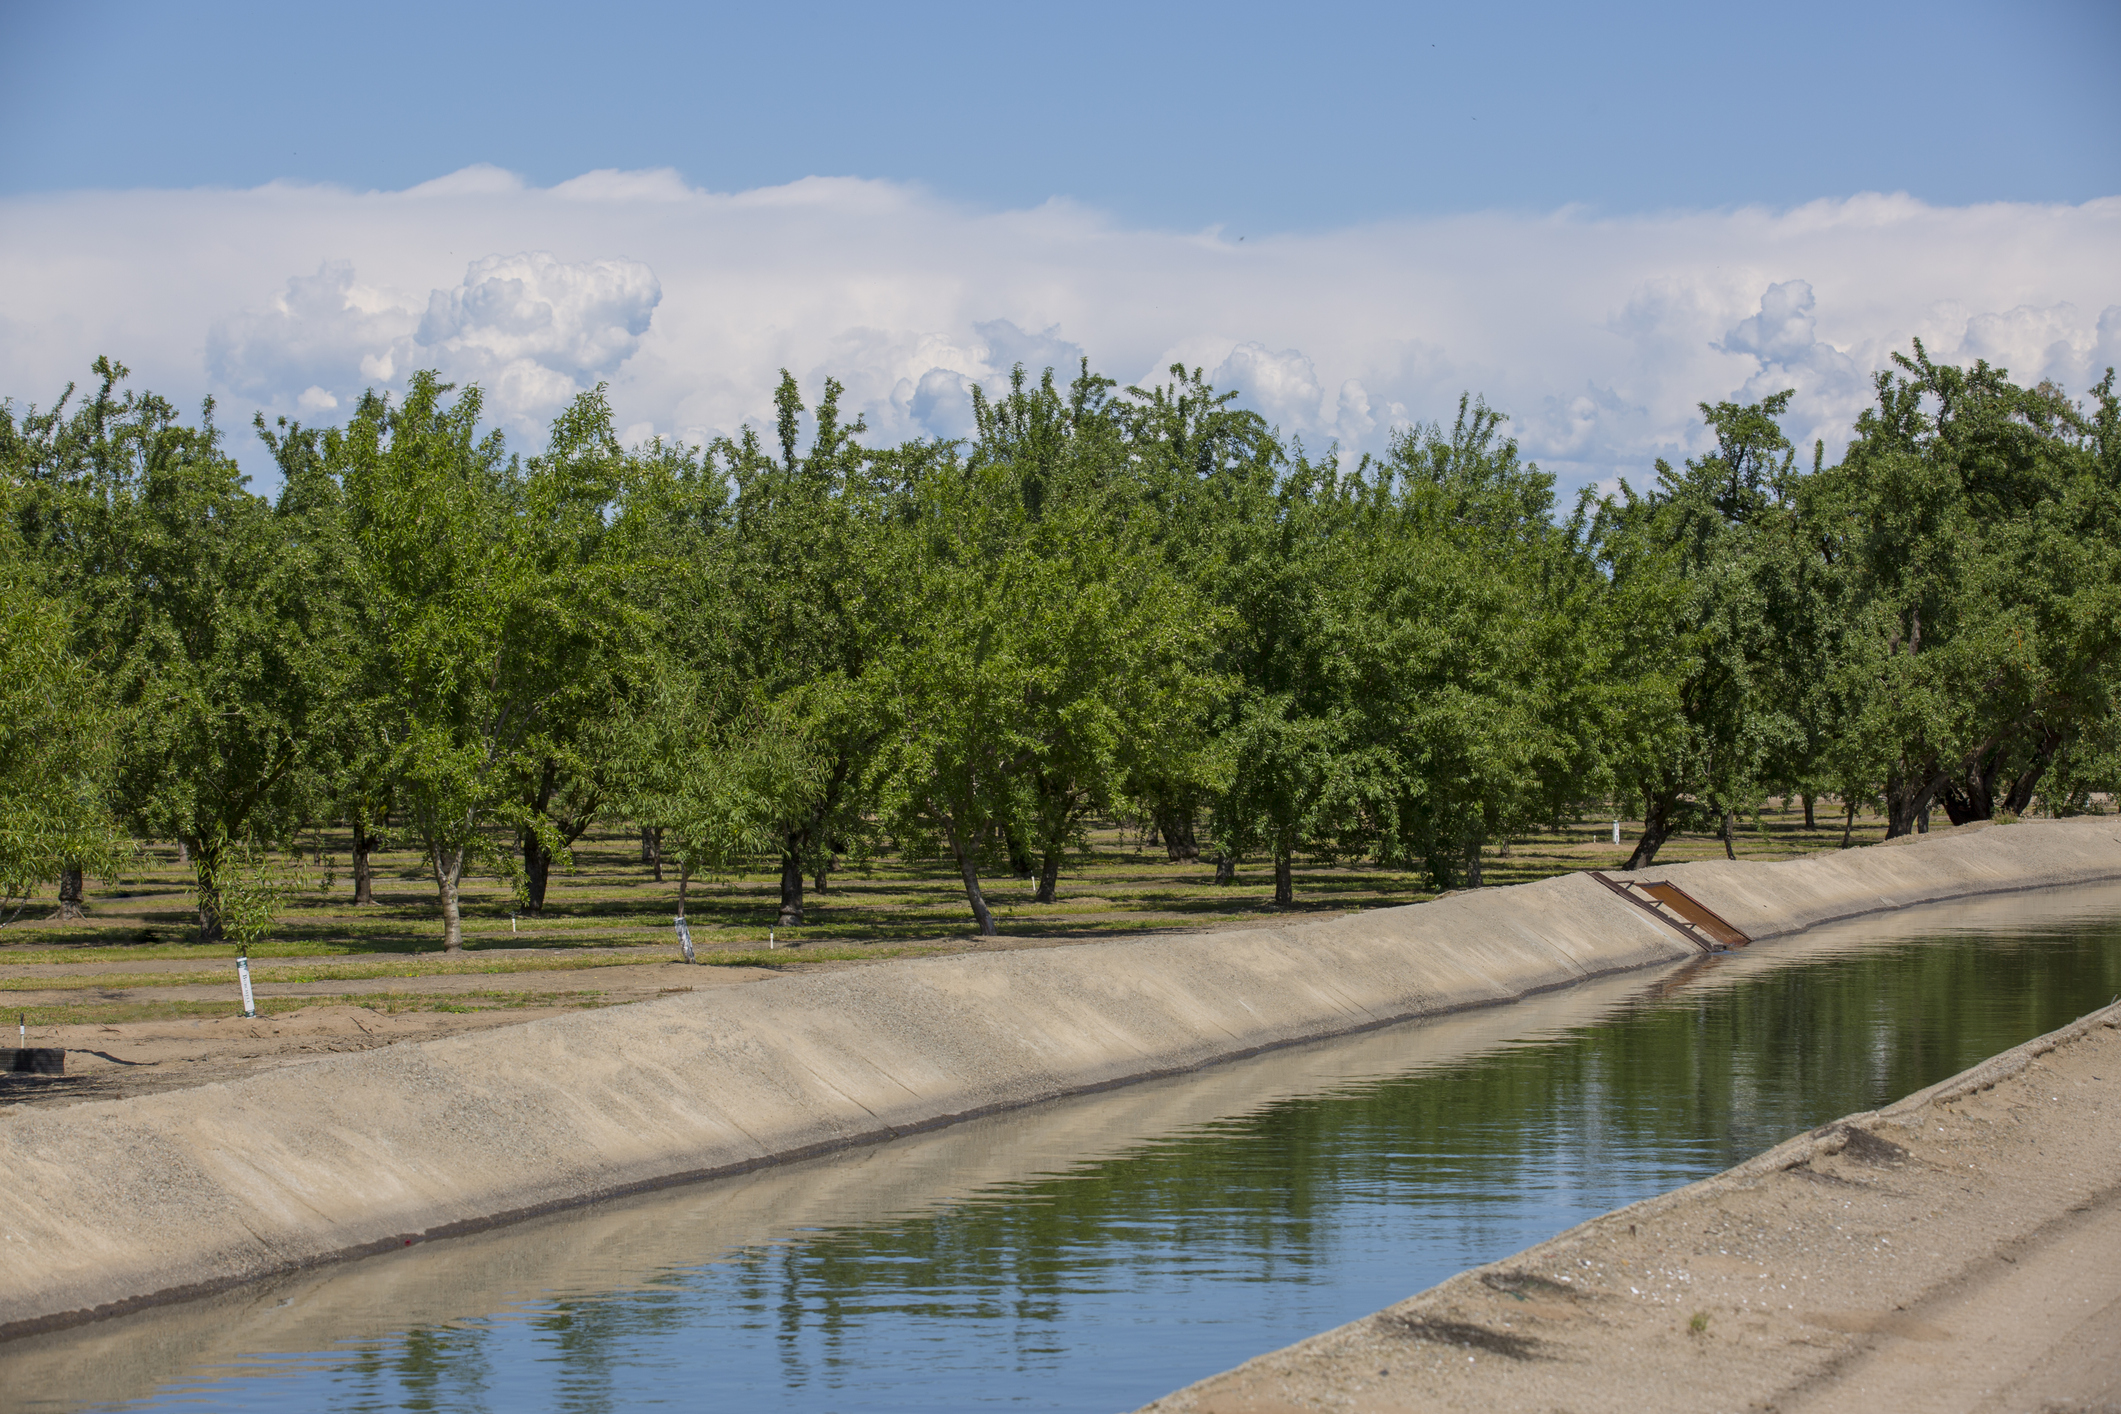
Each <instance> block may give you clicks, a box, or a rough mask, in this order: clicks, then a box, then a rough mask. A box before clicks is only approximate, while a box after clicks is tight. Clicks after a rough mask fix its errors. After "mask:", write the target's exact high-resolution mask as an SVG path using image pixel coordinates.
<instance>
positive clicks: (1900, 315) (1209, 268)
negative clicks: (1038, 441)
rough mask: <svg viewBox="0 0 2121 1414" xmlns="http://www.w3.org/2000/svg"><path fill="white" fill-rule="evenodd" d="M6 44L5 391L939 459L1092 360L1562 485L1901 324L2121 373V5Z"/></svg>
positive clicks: (405, 28)
mask: <svg viewBox="0 0 2121 1414" xmlns="http://www.w3.org/2000/svg"><path fill="white" fill-rule="evenodd" d="M0 40H4V42H0V336H4V337H0V395H5V396H12V397H14V398H16V399H17V400H18V401H30V400H34V401H40V402H41V401H48V400H49V398H50V396H51V395H52V394H53V393H54V392H56V391H57V389H58V388H59V387H61V386H63V384H64V381H65V380H66V378H68V377H78V376H79V374H80V371H81V370H82V369H83V368H85V365H86V362H87V359H88V358H90V357H92V356H93V354H94V353H96V352H101V351H109V352H112V353H114V354H117V355H118V356H119V357H121V358H124V359H125V360H126V361H127V362H129V363H130V364H132V365H133V367H134V368H135V369H136V370H137V371H138V372H139V375H140V377H141V380H142V381H144V382H147V383H149V384H150V385H151V386H154V387H156V388H157V389H159V390H163V391H167V392H169V393H171V394H173V395H176V396H182V397H186V398H195V397H199V396H204V395H206V394H212V395H214V396H215V397H216V398H218V399H220V400H221V403H222V408H223V415H224V417H227V418H233V419H234V420H236V421H238V422H240V421H245V420H247V418H248V415H249V413H250V411H252V410H254V409H264V410H266V411H268V412H280V413H288V414H291V415H295V414H299V415H303V416H307V417H310V418H322V419H326V420H329V419H330V418H331V417H332V416H333V415H334V413H335V411H336V410H337V409H339V408H343V407H344V406H345V405H346V400H347V399H348V398H349V397H351V396H353V395H354V394H355V393H357V392H358V390H359V387H360V386H362V385H364V384H375V385H382V386H396V385H398V384H400V383H402V380H403V378H404V376H405V375H406V373H407V372H408V371H409V369H410V368H411V367H412V366H415V365H417V366H441V367H444V368H445V370H447V371H449V372H451V373H452V374H453V376H459V377H476V378H479V379H481V380H482V381H484V382H487V383H489V384H490V385H492V386H493V387H494V388H495V389H497V390H502V389H504V385H505V392H504V393H502V394H501V395H499V396H497V397H496V399H495V406H496V409H497V415H498V416H501V417H502V418H503V420H504V422H506V423H507V424H508V425H509V426H510V428H511V431H512V434H513V435H516V436H518V437H534V436H535V434H536V431H537V428H538V427H539V426H540V425H541V419H542V418H544V417H546V416H549V413H550V411H551V410H552V408H553V407H554V406H556V405H557V402H558V401H564V399H565V397H567V396H570V395H571V393H572V392H573V391H578V390H579V389H581V388H583V387H586V386H588V385H589V384H590V383H592V382H595V381H607V382H609V383H610V384H611V385H612V388H613V397H614V401H615V403H616V404H617V405H618V407H619V409H620V414H621V417H622V419H623V420H624V421H625V422H626V424H627V426H628V427H629V428H630V429H632V430H634V431H636V432H639V433H642V434H644V435H645V434H647V433H651V432H653V433H661V434H663V435H678V436H685V437H699V436H706V435H712V434H713V433H715V432H718V431H727V430H729V429H730V428H732V427H733V426H734V425H736V424H737V423H739V422H741V421H744V420H747V419H751V418H755V417H757V416H759V415H760V413H761V412H762V411H763V410H764V409H765V408H766V407H767V406H768V402H767V400H768V398H769V397H770V390H771V386H772V382H773V380H774V377H775V375H776V372H777V370H778V368H779V367H782V366H787V367H790V368H791V369H793V370H794V371H796V372H797V373H798V375H799V376H801V377H804V378H805V379H806V380H810V381H812V382H813V383H814V382H815V380H816V379H818V378H821V377H822V376H824V375H825V374H827V373H830V374H834V375H836V376H839V377H841V378H842V380H843V381H846V382H847V383H848V384H849V386H850V389H852V390H854V395H855V396H856V398H857V400H858V401H859V402H860V404H861V405H862V406H863V408H864V409H865V411H867V412H868V413H869V415H870V418H871V422H872V425H874V426H876V427H878V428H879V429H880V431H887V432H888V433H890V434H891V435H919V434H921V433H941V434H946V435H947V434H948V433H950V432H952V431H954V430H957V429H958V427H959V425H960V424H961V422H962V414H963V410H964V399H965V389H966V387H967V386H968V385H969V383H970V382H972V381H981V380H985V379H990V378H992V377H995V376H997V375H999V374H1001V373H1005V372H1006V368H1007V365H1008V362H1009V361H1012V360H1014V359H1016V358H1026V359H1027V360H1029V361H1032V362H1034V363H1035V362H1037V361H1038V360H1039V359H1041V358H1054V359H1059V360H1062V361H1065V360H1067V359H1069V358H1071V357H1073V356H1074V355H1075V354H1076V353H1077V352H1079V351H1080V352H1087V353H1088V354H1089V355H1090V356H1091V357H1092V359H1093V361H1094V362H1096V363H1097V364H1098V365H1099V366H1100V367H1102V368H1105V369H1106V370H1108V371H1110V372H1113V373H1115V374H1117V375H1118V376H1120V377H1121V378H1122V379H1138V378H1147V377H1150V376H1153V375H1154V374H1155V373H1156V372H1157V371H1158V370H1159V369H1160V368H1161V367H1162V366H1163V364H1164V363H1165V362H1168V361H1169V360H1170V359H1172V358H1183V359H1185V360H1187V361H1189V362H1194V363H1198V364H1200V365H1201V366H1203V367H1205V368H1208V369H1209V370H1210V371H1211V372H1216V373H1218V374H1220V376H1222V377H1223V378H1224V379H1225V381H1226V382H1227V383H1229V384H1230V385H1231V386H1236V387H1239V388H1240V389H1241V390H1242V392H1243V393H1244V395H1245V397H1246V398H1247V399H1248V401H1250V402H1252V403H1253V404H1254V405H1256V406H1260V407H1261V408H1263V409H1264V410H1266V411H1268V412H1269V413H1270V414H1271V415H1273V416H1275V417H1276V418H1277V419H1278V420H1279V421H1280V422H1281V423H1282V425H1283V426H1284V428H1285V430H1289V431H1293V432H1297V433H1299V434H1301V435H1304V436H1305V437H1306V438H1307V440H1309V441H1311V442H1313V443H1314V444H1322V443H1323V442H1326V441H1330V440H1338V441H1340V442H1341V443H1342V444H1343V446H1344V447H1347V448H1362V449H1372V448H1375V447H1376V446H1378V445H1381V443H1382V441H1383V439H1384V438H1386V437H1388V436H1389V435H1390V432H1391V429H1392V428H1394V427H1395V426H1403V425H1405V424H1406V423H1407V422H1408V421H1411V420H1418V419H1420V418H1425V417H1434V416H1442V415H1447V414H1448V412H1449V411H1450V409H1451V407H1452V406H1453V405H1454V404H1455V399H1456V393H1457V391H1460V390H1463V389H1470V390H1472V391H1476V392H1485V393H1487V394H1488V395H1489V396H1490V397H1491V398H1493V399H1494V400H1496V401H1497V402H1498V403H1499V404H1500V405H1502V406H1504V407H1505V408H1506V409H1507V410H1508V411H1510V412H1511V414H1512V416H1513V418H1514V419H1515V422H1514V425H1515V426H1516V428H1517V430H1518V431H1519V433H1520V435H1521V436H1523V437H1524V439H1525V441H1526V445H1527V449H1528V450H1529V451H1531V452H1532V453H1533V454H1535V455H1537V456H1540V457H1542V458H1543V459H1544V460H1546V461H1547V462H1548V463H1549V464H1550V465H1552V466H1554V467H1555V468H1556V469H1558V470H1561V471H1562V472H1563V473H1564V479H1565V480H1573V481H1583V480H1603V479H1610V478H1611V476H1613V475H1615V474H1618V473H1619V472H1622V471H1628V470H1631V469H1637V468H1640V467H1641V466H1642V465H1643V464H1644V463H1645V461H1646V459H1647V458H1649V457H1650V456H1653V455H1658V454H1671V453H1674V452H1684V451H1685V450H1686V449H1687V448H1688V447H1690V446H1691V445H1693V442H1694V440H1695V439H1697V438H1698V433H1699V429H1698V425H1695V424H1694V423H1693V420H1692V409H1693V405H1694V403H1695V402H1696V401H1699V400H1700V399H1703V398H1707V399H1716V398H1721V397H1726V396H1732V395H1735V394H1740V393H1749V394H1756V393H1759V392H1763V391H1772V390H1773V388H1772V386H1770V385H1780V386H1798V387H1799V388H1800V390H1801V396H1800V399H1799V402H1798V406H1797V410H1796V413H1795V416H1796V419H1797V423H1798V430H1800V431H1804V432H1811V431H1817V432H1818V433H1819V435H1825V436H1830V437H1831V436H1832V435H1833V430H1834V428H1835V427H1837V426H1843V425H1845V423H1846V420H1847V418H1848V417H1849V416H1852V415H1853V411H1854V409H1855V408H1856V407H1857V406H1859V405H1860V403H1861V401H1862V398H1863V396H1864V390H1865V386H1866V382H1867V377H1868V374H1869V371H1870V370H1871V369H1872V368H1874V367H1877V366H1879V365H1880V364H1881V363H1882V361H1883V360H1885V359H1886V358H1887V357H1888V356H1889V354H1890V352H1891V351H1892V350H1893V349H1894V348H1904V347H1906V345H1907V342H1908V340H1909V339H1911V338H1913V337H1915V336H1917V335H1920V336H1922V337H1924V338H1925V340H1926V341H1927V342H1928V343H1929V344H1930V346H1931V347H1932V348H1933V349H1937V350H1939V351H1941V352H1943V353H1944V354H1945V355H1946V356H1961V355H1963V356H1966V357H1974V356H1982V357H1991V358H1995V359H1998V360H2004V361H2008V362H2009V363H2010V364H2011V366H2012V367H2013V369H2014V371H2016V372H2018V373H2020V374H2021V375H2023V376H2028V377H2030V376H2042V375H2046V376H2055V377H2058V378H2062V379H2064V380H2065V381H2068V382H2072V383H2076V382H2079V381H2081V380H2082V379H2084V378H2086V377H2088V376H2090V374H2091V373H2092V371H2094V370H2095V368H2096V367H2097V366H2100V365H2101V364H2102V361H2108V360H2110V359H2111V358H2112V357H2114V356H2115V351H2116V350H2121V279H2117V276H2116V274H2115V272H2116V271H2117V270H2121V201H2117V198H2121V137H2117V134H2121V83H2116V82H2115V81H2114V77H2113V76H2114V74H2115V73H2116V72H2117V70H2121V5H2117V4H2114V3H2112V0H2106V3H2096V4H2095V3H2088V0H2022V3H2019V4H2016V5H2011V6H1998V5H1994V4H1986V5H1972V4H1962V3H1932V4H1926V5H1913V4H1871V5H1860V4H1847V3H1844V4H1840V5H1820V4H1786V5H1779V6H1773V7H1768V6H1744V7H1739V6H1725V7H1713V6H1700V5H1694V6H1681V5H1630V6H1605V7H1589V6H1567V5H1553V4H1547V5H1533V4H1525V5H1486V6H1470V5H1457V6H1449V7H1444V6H1420V5H1400V6H1383V5H1338V6H1335V5H1312V6H1277V7H1268V6H1263V5H1245V4H1227V5H1218V6H1201V5H1165V6H1134V7H1122V6H1106V5H1076V6H1070V7H1066V8H1059V7H1008V6H994V5H983V6H972V5H901V6H888V7H887V6H874V5H871V6H860V7H856V6H809V7H795V6H763V5H754V6H746V7H714V6H664V5H631V6H628V5H610V4H607V5H601V6H596V7H580V6H574V7H559V6H552V5H539V4H522V5H514V6H508V7H498V6H490V7H469V6H442V5H431V4H430V5H417V6H415V5H401V4H390V3H385V4H371V5H365V6H362V7H358V8H351V9H349V8H346V7H328V8H327V7H295V6H284V5H282V6H264V5H245V4H219V5H152V6H151V5H139V4H109V5H101V6H94V7H90V6H53V5H49V4H27V3H15V0H5V3H4V7H0ZM818 179H842V180H818ZM504 305H505V306H506V310H505V311H504V313H496V312H495V311H497V310H502V309H503V306H504ZM526 331H528V332H526ZM540 331H542V332H540ZM511 419H512V420H511ZM245 456H246V460H247V461H248V460H253V459H254V454H253V453H251V452H249V451H247V450H246V452H245Z"/></svg>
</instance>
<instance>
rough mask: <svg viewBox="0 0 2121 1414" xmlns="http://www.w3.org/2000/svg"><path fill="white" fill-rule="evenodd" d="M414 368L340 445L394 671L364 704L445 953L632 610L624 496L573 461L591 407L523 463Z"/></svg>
mask: <svg viewBox="0 0 2121 1414" xmlns="http://www.w3.org/2000/svg"><path fill="white" fill-rule="evenodd" d="M452 390H453V389H452V386H451V385H449V384H445V383H443V382H442V381H441V379H440V378H439V377H438V376H437V375H435V374H433V373H428V372H422V373H418V374H415V375H414V377H413V379H412V384H411V387H410V388H409V389H408V391H407V393H406V396H405V400H404V402H403V403H402V404H399V405H397V406H392V405H390V404H389V403H388V402H387V401H386V400H383V399H374V400H368V401H364V403H363V404H362V405H361V407H360V409H359V410H358V411H357V412H356V414H355V416H354V418H353V420H352V422H351V423H350V424H349V426H348V427H347V429H346V433H345V436H344V438H343V439H342V440H340V441H339V442H338V443H337V446H338V448H339V455H340V456H341V458H342V462H341V465H342V466H343V471H342V477H343V485H344V488H345V494H346V501H347V509H348V516H349V521H350V526H351V532H352V538H353V541H354V544H355V545H356V547H357V548H358V550H359V556H360V572H361V574H362V576H363V594H362V600H363V602H364V603H365V604H367V605H368V606H369V608H370V611H371V613H372V614H373V616H374V621H373V624H372V625H371V626H370V627H369V628H368V632H369V634H370V635H371V636H372V641H373V642H375V643H376V644H377V645H378V647H379V648H380V649H381V651H382V653H383V656H384V661H385V665H386V668H387V671H386V672H384V673H383V674H381V675H379V677H378V679H377V680H376V683H375V689H376V697H375V698H374V699H373V700H372V702H371V703H369V704H368V706H367V709H366V710H368V711H370V712H371V713H372V714H373V716H374V719H375V720H376V721H377V722H379V723H380V724H381V727H382V731H383V732H384V736H385V740H386V741H387V742H388V745H389V756H388V770H389V775H390V777H391V779H392V781H393V783H394V794H395V798H396V800H397V802H398V804H399V805H400V807H401V808H402V809H403V811H404V813H405V817H406V821H407V827H408V829H409V831H410V832H411V834H412V835H413V837H414V838H415V839H417V840H418V841H419V843H420V846H421V848H422V851H423V852H424V853H425V855H426V856H427V861H428V865H429V867H430V869H431V871H432V873H433V876H434V879H435V886H436V891H437V894H438V895H439V898H440V902H441V907H442V926H443V946H444V947H445V949H447V950H448V951H451V952H455V951H458V950H460V949H461V948H462V946H463V923H462V916H461V910H460V906H459V899H460V890H461V887H462V882H463V877H464V872H465V869H466V867H467V866H468V865H469V864H470V863H471V862H473V860H474V858H475V857H476V856H477V855H478V854H479V853H480V852H481V851H484V850H487V849H489V848H490V844H489V838H488V834H487V827H488V826H489V825H500V826H505V827H512V828H514V829H517V830H522V829H525V828H531V829H535V828H537V822H536V821H535V820H533V819H532V818H531V812H530V809H529V807H528V806H527V805H526V803H525V802H524V801H523V799H522V795H521V783H522V782H523V781H524V780H526V779H530V778H534V777H535V775H536V773H537V772H539V771H541V770H542V769H543V766H544V764H545V763H546V762H547V761H548V760H550V759H551V758H552V755H553V753H554V750H555V743H556V742H557V741H559V740H561V739H563V738H564V737H565V735H566V734H567V733H568V732H569V731H570V730H571V729H572V727H573V725H574V723H576V722H577V721H578V720H579V718H580V714H582V713H584V712H586V711H591V710H594V709H595V708H596V706H598V705H599V704H601V703H602V702H604V701H606V700H608V697H609V694H610V692H611V691H612V678H613V676H614V674H616V673H617V672H618V671H619V669H620V665H621V663H622V662H623V660H624V658H625V655H626V651H627V647H628V640H629V634H630V632H631V631H632V629H633V626H634V625H633V622H632V616H631V613H630V610H629V606H628V605H627V603H626V595H625V587H626V585H625V569H624V567H623V566H621V565H614V564H611V563H609V562H608V561H607V560H605V559H604V558H602V557H601V556H600V555H599V554H598V550H597V547H598V544H599V541H600V536H599V533H598V530H597V529H596V526H597V525H598V524H600V523H601V520H602V514H603V509H604V507H605V506H606V505H608V504H609V502H610V500H611V497H612V495H613V494H614V488H613V486H612V485H611V484H610V482H609V480H608V479H606V478H602V477H600V476H594V475H592V476H584V475H582V474H581V471H580V467H579V465H578V464H577V463H576V462H575V461H574V460H573V459H571V458H570V457H568V456H566V455H565V454H564V453H565V451H566V450H567V448H568V447H569V446H570V445H572V444H571V442H570V441H569V439H570V438H573V437H575V436H576V435H577V434H578V433H579V430H580V426H581V425H582V424H587V425H589V426H590V427H591V428H594V426H595V425H596V424H597V422H598V419H599V418H601V417H604V416H607V414H605V413H603V412H602V410H601V393H600V392H598V393H592V394H586V395H584V401H583V402H581V403H578V404H577V405H576V407H575V409H574V410H573V412H572V414H571V415H572V416H573V417H574V418H576V419H577V421H575V422H573V423H569V422H567V421H566V420H563V422H562V424H561V430H560V433H559V436H558V438H557V439H556V445H557V446H558V447H559V448H560V453H561V454H556V455H550V456H547V457H543V458H537V459H533V461H531V462H530V463H528V464H525V463H524V462H522V461H521V460H519V459H514V458H509V457H508V456H507V455H506V453H505V448H504V446H503V443H502V439H501V436H500V434H499V433H497V432H496V433H489V434H487V435H485V436H481V435H480V434H479V431H478V421H479V413H480V409H481V406H482V401H481V397H480V393H479V390H478V388H477V387H476V385H474V386H471V387H468V388H466V389H464V390H463V391H462V392H461V393H459V394H458V396H457V398H456V400H455V401H454V402H453V403H451V402H448V401H447V400H446V395H447V394H448V393H449V392H451V391H452Z"/></svg>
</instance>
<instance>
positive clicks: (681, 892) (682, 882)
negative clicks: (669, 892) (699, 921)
mask: <svg viewBox="0 0 2121 1414" xmlns="http://www.w3.org/2000/svg"><path fill="white" fill-rule="evenodd" d="M691 882H692V868H691V866H690V865H688V864H687V863H686V862H685V861H684V860H682V859H680V860H679V861H678V917H680V918H683V917H684V916H685V888H686V885H688V884H690V883H691Z"/></svg>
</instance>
